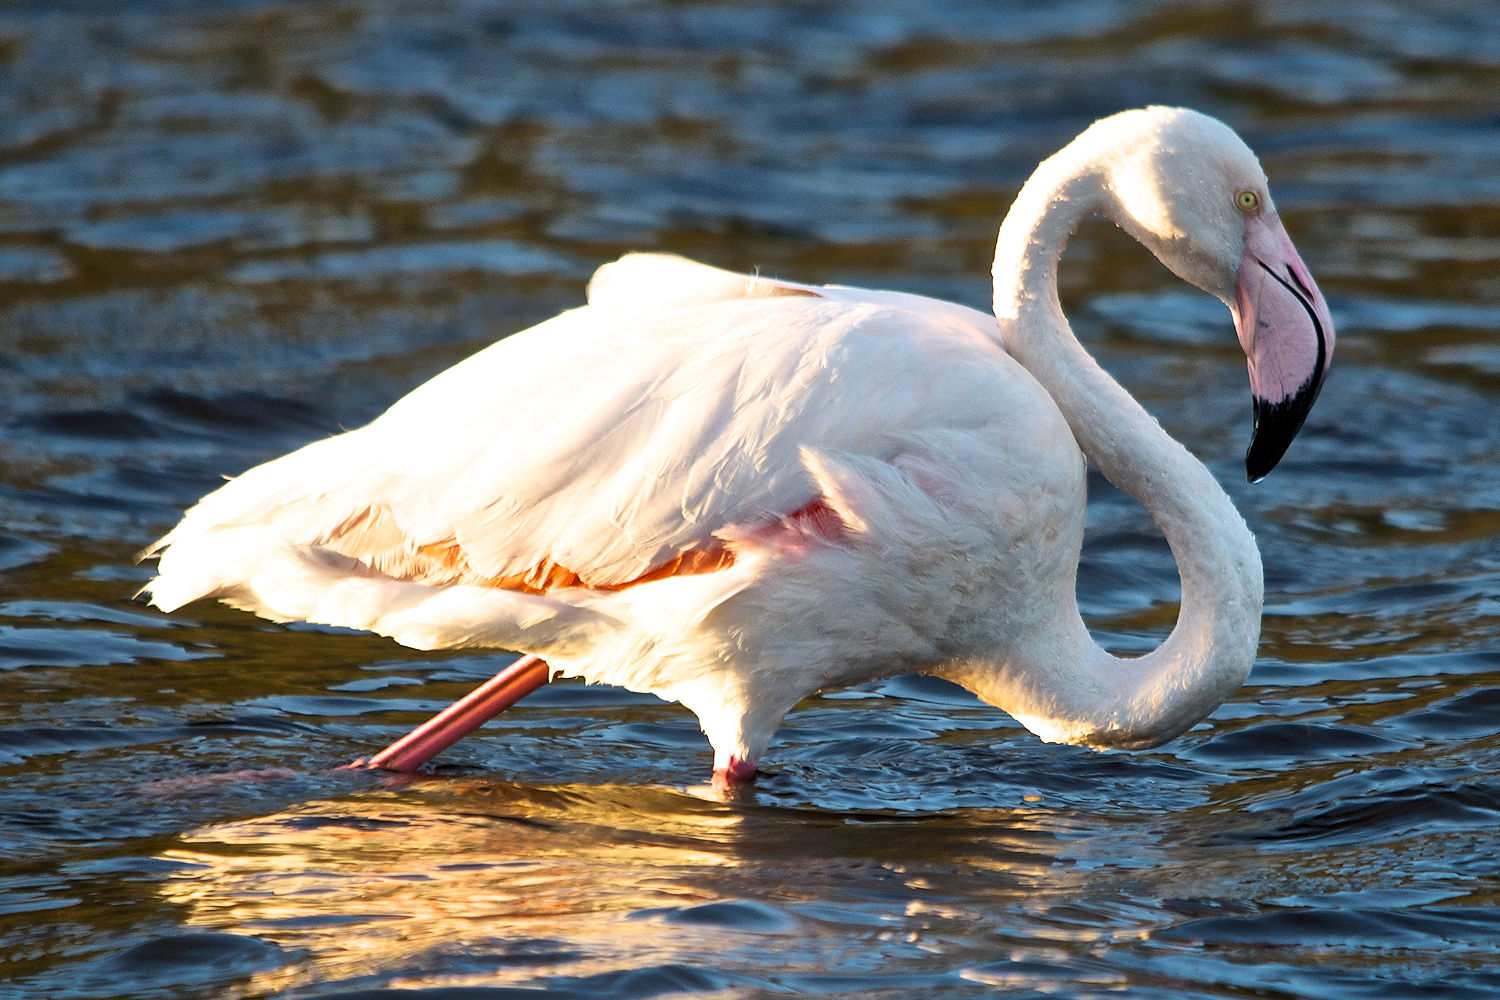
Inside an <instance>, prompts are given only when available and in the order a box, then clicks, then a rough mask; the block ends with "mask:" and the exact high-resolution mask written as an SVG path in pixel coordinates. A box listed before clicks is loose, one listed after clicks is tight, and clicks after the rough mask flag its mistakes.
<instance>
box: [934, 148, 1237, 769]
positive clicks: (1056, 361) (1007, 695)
mask: <svg viewBox="0 0 1500 1000" xmlns="http://www.w3.org/2000/svg"><path fill="white" fill-rule="evenodd" d="M1104 177H1105V172H1104V169H1103V159H1102V157H1101V156H1100V155H1098V154H1094V153H1092V152H1091V151H1090V150H1089V149H1088V148H1087V146H1083V145H1082V144H1080V143H1076V142H1075V143H1074V144H1072V145H1070V146H1068V147H1067V148H1065V149H1064V150H1062V151H1061V152H1060V153H1058V154H1057V155H1056V156H1053V157H1052V158H1050V159H1049V160H1047V161H1046V162H1044V163H1043V164H1042V165H1041V167H1039V168H1038V169H1037V172H1036V173H1035V174H1034V175H1033V176H1032V178H1031V180H1030V181H1028V182H1027V184H1026V186H1025V187H1024V188H1023V189H1022V191H1021V193H1020V195H1018V196H1017V198H1016V201H1015V204H1014V205H1013V206H1012V208H1011V211H1010V213H1009V214H1008V215H1007V216H1006V219H1005V222H1004V224H1003V225H1002V226H1001V228H1000V238H999V242H998V245H997V247H996V253H995V269H994V275H995V315H996V317H997V318H998V319H999V321H1000V329H1001V334H1002V336H1003V338H1004V341H1005V346H1006V349H1007V350H1008V351H1009V352H1010V353H1011V355H1012V356H1013V357H1015V358H1016V360H1017V361H1019V362H1020V363H1021V364H1022V365H1024V366H1025V367H1026V368H1027V370H1028V371H1030V372H1031V374H1032V376H1033V377H1035V378H1036V380H1037V381H1038V382H1040V383H1041V384H1042V386H1043V387H1044V388H1045V389H1046V390H1047V391H1048V392H1049V393H1050V394H1051V395H1052V398H1053V400H1054V401H1056V403H1057V406H1058V408H1059V409H1060V410H1061V411H1062V413H1063V416H1064V417H1065V418H1066V420H1067V422H1068V425H1069V426H1070V427H1071V428H1072V431H1073V434H1074V437H1075V438H1076V439H1077V441H1078V444H1079V446H1080V447H1081V448H1082V450H1083V453H1084V455H1085V456H1087V458H1088V460H1089V462H1090V463H1092V464H1093V465H1094V466H1095V467H1096V468H1097V469H1098V470H1099V471H1100V472H1102V473H1103V474H1104V475H1105V476H1106V477H1107V478H1108V479H1109V481H1110V482H1112V483H1114V484H1115V485H1116V486H1117V487H1119V488H1120V489H1121V490H1124V491H1125V492H1126V493H1129V494H1130V495H1131V496H1133V497H1135V498H1136V500H1138V501H1139V502H1140V503H1141V504H1142V506H1144V507H1145V508H1146V510H1147V511H1148V512H1150V514H1151V517H1152V518H1153V519H1154V520H1155V521H1156V524H1157V525H1158V527H1160V528H1161V530H1162V533H1163V534H1164V535H1166V539H1167V543H1168V544H1169V545H1170V546H1171V549H1172V555H1173V557H1174V558H1175V559H1176V562H1177V569H1178V573H1179V575H1180V577H1181V580H1182V605H1181V610H1180V612H1179V615H1178V619H1177V624H1176V626H1175V627H1174V628H1173V629H1172V633H1171V635H1170V636H1169V637H1168V638H1167V640H1166V641H1165V642H1164V643H1163V644H1162V645H1161V646H1160V647H1158V648H1157V649H1156V650H1155V651H1153V652H1152V653H1150V654H1148V655H1146V656H1144V657H1141V658H1139V659H1132V660H1122V659H1118V658H1116V657H1114V656H1111V655H1110V654H1109V653H1107V652H1106V651H1105V650H1103V649H1102V648H1100V647H1099V646H1098V645H1097V644H1096V643H1095V642H1094V641H1093V639H1092V638H1091V637H1090V636H1089V633H1088V629H1087V627H1086V626H1085V625H1084V623H1083V619H1082V617H1081V615H1080V614H1079V612H1078V606H1077V597H1076V593H1075V591H1074V585H1075V584H1076V580H1070V581H1068V583H1069V587H1068V593H1067V595H1066V598H1065V599H1064V600H1062V601H1061V602H1060V603H1061V604H1062V605H1063V607H1062V608H1061V611H1060V614H1059V616H1058V617H1057V619H1056V620H1055V621H1054V622H1053V623H1052V627H1051V629H1050V630H1047V631H1046V634H1039V635H1038V636H1037V637H1036V639H1035V640H1034V641H1029V642H1023V644H1022V647H1021V648H1020V649H1018V650H1017V651H1016V652H1015V654H1014V656H1013V658H1012V661H1011V662H1008V663H1005V664H996V665H990V670H988V671H986V672H987V673H988V674H989V677H988V678H986V679H981V678H979V677H971V680H972V681H977V682H978V683H971V682H970V680H965V681H963V682H964V683H966V684H967V685H968V686H970V687H973V688H975V689H976V690H978V688H980V687H988V688H990V691H989V692H988V694H987V693H986V692H985V691H983V690H978V693H979V694H980V695H981V697H985V698H986V700H989V701H992V702H994V703H996V704H999V705H1000V706H1001V707H1002V708H1005V709H1006V710H1007V711H1009V712H1010V713H1011V714H1012V715H1014V716H1015V717H1016V718H1017V719H1019V720H1020V721H1021V722H1022V723H1023V724H1025V725H1026V726H1027V727H1028V728H1030V729H1032V730H1033V731H1034V732H1036V733H1037V734H1038V735H1040V736H1042V737H1043V738H1044V739H1048V740H1051V741H1055V742H1069V743H1086V744H1090V745H1096V746H1150V745H1155V744H1157V743H1160V742H1163V741H1165V740H1167V739H1170V738H1172V737H1173V736H1176V735H1177V734H1179V733H1181V732H1183V731H1184V730H1186V729H1187V728H1188V727H1189V726H1191V725H1192V724H1193V723H1195V722H1196V721H1198V720H1199V719H1201V718H1202V717H1203V716H1205V715H1207V714H1208V713H1209V712H1210V711H1212V710H1213V709H1214V708H1215V707H1216V706H1217V705H1219V704H1220V703H1221V702H1222V701H1223V700H1224V699H1225V698H1226V697H1228V696H1229V695H1230V694H1231V693H1232V692H1233V691H1234V690H1235V689H1237V688H1238V687H1239V686H1240V684H1242V683H1243V682H1244V679H1245V677H1246V676H1247V675H1248V673H1249V671H1250V667H1251V665H1252V664H1253V662H1254V659H1255V650H1256V646H1257V644H1258V642H1259V637H1260V614H1261V601H1262V587H1263V583H1262V576H1261V564H1260V553H1259V552H1258V550H1257V549H1256V546H1255V540H1254V538H1253V536H1252V535H1251V534H1250V530H1249V528H1248V527H1246V525H1245V522H1244V520H1243V519H1242V518H1241V517H1240V515H1239V513H1238V511H1236V510H1235V508H1234V505H1233V504H1232V503H1231V502H1230V500H1229V497H1228V496H1227V495H1226V494H1225V493H1224V490H1223V489H1222V488H1221V487H1220V486H1219V484H1218V483H1217V482H1216V481H1215V480H1214V478H1213V476H1212V475H1211V474H1210V473H1209V471H1208V470H1207V469H1206V468H1205V467H1204V466H1203V464H1202V463H1200V462H1199V461H1198V460H1197V459H1195V458H1193V456H1192V455H1191V454H1189V452H1188V451H1187V449H1185V448H1184V447H1182V445H1180V444H1178V443H1177V442H1176V441H1174V440H1173V439H1172V438H1171V437H1169V436H1168V435H1167V433H1166V432H1165V431H1164V430H1162V428H1161V426H1160V425H1159V424H1158V423H1157V422H1156V420H1155V419H1154V418H1152V416H1151V415H1150V414H1148V413H1147V412H1146V411H1145V410H1144V409H1143V408H1142V407H1141V406H1140V404H1139V403H1137V402H1136V401H1135V400H1134V399H1133V398H1132V397H1131V396H1130V394H1129V393H1128V392H1126V391H1125V389H1124V388H1123V387H1121V386H1120V384H1119V383H1117V382H1116V381H1115V380H1114V379H1113V378H1111V377H1110V376H1109V375H1108V374H1107V373H1106V372H1105V371H1104V370H1103V369H1102V368H1100V367H1099V365H1098V364H1097V363H1096V362H1095V361H1094V359H1093V358H1092V357H1091V356H1090V355H1089V354H1088V352H1087V351H1085V350H1084V348H1083V346H1082V345H1081V344H1080V343H1079V342H1078V340H1077V338H1076V337H1075V336H1074V335H1073V331H1072V328H1071V327H1070V326H1069V325H1068V321H1067V319H1066V317H1064V315H1063V312H1062V307H1061V305H1060V304H1059V302H1058V296H1057V265H1058V260H1059V258H1060V256H1061V254H1062V251H1063V248H1064V247H1065V246H1066V244H1067V241H1068V238H1069V237H1070V236H1071V235H1072V233H1073V230H1074V228H1075V227H1076V226H1077V225H1078V223H1079V222H1080V221H1081V220H1082V219H1083V217H1084V216H1086V215H1088V214H1090V213H1096V212H1101V213H1103V214H1106V215H1109V216H1110V217H1112V218H1115V219H1116V220H1117V221H1119V220H1120V219H1121V217H1122V215H1123V213H1121V212H1119V211H1118V210H1117V206H1116V205H1115V204H1114V201H1113V198H1112V196H1111V195H1110V194H1109V189H1108V185H1107V184H1106V183H1105V181H1104ZM991 695H992V697H991Z"/></svg>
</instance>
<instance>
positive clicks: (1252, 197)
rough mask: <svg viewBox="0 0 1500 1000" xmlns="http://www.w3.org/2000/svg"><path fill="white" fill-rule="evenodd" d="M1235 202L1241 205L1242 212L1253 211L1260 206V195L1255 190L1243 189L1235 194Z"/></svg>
mask: <svg viewBox="0 0 1500 1000" xmlns="http://www.w3.org/2000/svg"><path fill="white" fill-rule="evenodd" d="M1234 203H1235V204H1236V205H1238V206H1240V211H1241V212H1253V211H1255V210H1256V209H1257V208H1260V195H1258V194H1256V193H1255V192H1254V191H1241V192H1240V193H1239V194H1237V195H1235V196H1234Z"/></svg>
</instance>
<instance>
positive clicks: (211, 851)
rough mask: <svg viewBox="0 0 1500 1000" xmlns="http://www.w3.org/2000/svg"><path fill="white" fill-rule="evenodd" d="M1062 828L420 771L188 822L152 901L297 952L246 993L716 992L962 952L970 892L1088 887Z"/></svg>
mask: <svg viewBox="0 0 1500 1000" xmlns="http://www.w3.org/2000/svg"><path fill="white" fill-rule="evenodd" d="M1070 825H1071V824H1070V823H1069V822H1068V820H1066V819H1065V818H1064V817H1063V816H1061V815H1060V814H1058V813H1055V812H1048V811H1043V810H1007V811H989V812H984V813H976V812H973V811H968V812H964V813H956V814H953V815H946V816H927V817H897V816H890V815H877V814H866V815H860V814H824V813H817V812H808V811H806V810H788V809H782V808H775V807H769V806H761V805H756V804H753V803H752V804H746V803H739V804H726V803H722V802H716V801H713V800H712V799H711V798H705V797H700V796H698V795H694V794H688V793H684V792H680V791H673V790H669V789H663V788H640V787H635V786H609V785H605V786H599V785H585V786H578V785H575V786H556V787H528V786H522V785H515V784H508V783H502V782H495V781H471V780H455V781H446V782H430V781H429V782H420V783H418V784H416V785H414V786H411V787H409V788H407V789H405V790H403V791H402V792H400V793H396V792H366V793H363V794H360V795H356V796H351V797H347V798H343V799H340V800H337V801H333V802H319V803H309V804H302V805H295V806H292V807H290V808H288V809H286V810H283V811H279V812H275V813H271V814H268V815H264V816H258V817H255V818H252V819H247V820H242V821H236V822H228V823H219V824H213V825H210V826H207V827H204V828H201V829H198V830H194V831H192V832H191V833H188V834H185V835H184V836H182V837H180V838H178V839H177V840H176V842H175V843H174V844H173V845H172V846H171V847H170V848H168V849H166V850H164V851H162V852H161V853H160V854H159V855H158V858H159V859H160V860H161V861H163V862H166V863H168V864H170V865H172V866H173V867H172V874H171V875H170V876H169V877H168V878H167V879H166V880H164V881H163V882H162V883H161V884H160V886H159V888H158V891H159V892H160V894H161V896H162V898H163V899H164V900H165V901H167V902H169V903H171V904H174V905H176V906H180V907H181V908H182V910H183V913H184V923H185V924H186V925H187V926H191V927H202V928H207V929H219V928H224V927H234V928H236V933H243V934H248V935H250V936H252V937H254V938H255V939H257V940H259V941H264V942H268V943H270V944H272V945H274V946H275V947H276V948H277V949H278V951H279V953H280V954H284V955H300V956H302V957H301V958H300V959H298V960H296V961H292V962H289V963H288V964H287V965H286V966H284V967H281V968H277V969H275V970H269V971H266V972H261V973H257V974H256V976H255V977H254V978H253V979H252V980H251V983H250V986H251V989H252V990H254V991H262V990H265V991H269V990H274V989H284V988H287V987H288V986H291V985H294V984H297V983H299V982H303V981H307V980H308V979H309V978H310V977H311V976H313V975H315V977H316V979H317V980H318V981H322V982H329V981H332V982H335V983H340V984H343V985H346V986H354V985H359V984H360V983H363V982H366V981H368V982H381V983H389V984H391V985H401V986H460V985H487V986H496V985H524V984H533V983H536V982H538V981H562V982H576V981H580V980H585V979H589V978H590V977H600V976H611V975H618V974H621V973H626V972H635V973H640V972H641V971H642V970H651V969H673V968H688V969H712V970H717V972H716V974H717V973H722V974H723V975H724V976H726V979H725V982H724V984H723V985H725V986H728V985H734V984H735V983H737V982H740V981H741V980H743V979H745V978H746V977H757V976H766V977H771V978H776V979H786V980H789V979H791V978H795V977H799V976H812V977H816V976H820V975H823V974H825V973H826V972H827V971H828V970H829V969H830V968H831V967H834V966H841V965H844V964H846V963H848V962H850V961H851V960H853V961H856V962H857V963H876V964H878V963H879V962H881V961H882V960H883V959H884V958H886V957H889V956H890V955H892V954H896V953H925V954H929V955H932V956H937V955H941V954H944V953H948V952H952V951H954V950H955V949H956V948H957V949H958V950H960V951H967V950H968V948H969V947H972V946H973V945H974V944H976V943H977V942H976V941H970V942H969V945H968V946H967V947H965V946H962V945H959V944H958V943H957V942H955V940H954V939H953V937H952V935H953V933H954V931H955V930H956V929H959V928H964V927H968V928H970V930H968V931H966V932H964V933H963V934H962V937H969V936H970V935H971V934H974V933H976V932H977V933H978V934H979V935H980V936H981V937H982V936H983V934H984V931H983V930H982V929H981V928H980V927H979V926H978V925H980V924H982V923H984V922H985V920H984V918H983V917H982V915H981V913H980V911H979V910H977V909H976V908H975V903H976V902H978V901H981V900H982V901H984V903H985V905H987V906H997V905H1005V906H1011V905H1015V904H1016V903H1017V902H1018V901H1020V900H1023V899H1029V900H1030V902H1031V903H1032V904H1037V905H1040V904H1043V903H1045V902H1046V901H1047V900H1048V899H1050V898H1051V897H1054V896H1058V895H1063V896H1066V895H1069V894H1071V893H1074V892H1076V891H1078V890H1079V889H1080V888H1081V887H1082V885H1083V884H1084V883H1085V882H1086V881H1087V873H1086V872H1085V871H1083V870H1080V869H1079V868H1077V867H1075V866H1074V865H1072V864H1069V863H1064V862H1063V861H1062V860H1061V853H1062V851H1061V849H1062V847H1063V845H1065V844H1066V843H1067V842H1068V840H1069V839H1070V836H1069V834H1070V830H1069V827H1070ZM958 883H963V884H964V885H965V888H964V892H963V894H962V895H963V896H964V897H967V899H966V901H965V902H955V901H954V900H955V898H956V895H957V894H955V893H954V892H953V891H952V889H953V888H954V887H955V886H956V885H957V884H958ZM937 928H941V932H940V933H937V934H932V933H930V932H931V931H933V930H935V929H937ZM1015 930H1016V929H1014V928H1013V929H1012V930H1011V933H1014V932H1015ZM850 935H852V936H853V938H852V940H851V937H850ZM1097 936H1098V935H1097V933H1096V932H1090V931H1088V930H1087V929H1086V928H1083V927H1080V928H1077V929H1075V930H1074V931H1071V932H1070V931H1067V930H1066V929H1065V928H1061V927H1057V926H1054V927H1052V928H1051V930H1050V932H1049V933H1047V934H1046V935H1045V937H1046V938H1047V939H1049V940H1054V941H1055V940H1058V939H1062V940H1092V939H1094V938H1096V937H1097ZM851 948H854V949H857V950H858V952H859V955H858V957H857V959H856V958H855V956H854V955H851V954H850V953H849V949H851ZM1033 950H1036V949H1035V948H1033ZM1040 950H1042V951H1045V950H1046V948H1045V947H1042V948H1041V949H1040ZM731 955H738V956H739V957H738V958H730V957H729V956H731ZM1033 985H1036V984H1035V983H1033Z"/></svg>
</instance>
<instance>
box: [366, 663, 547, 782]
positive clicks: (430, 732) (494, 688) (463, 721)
mask: <svg viewBox="0 0 1500 1000" xmlns="http://www.w3.org/2000/svg"><path fill="white" fill-rule="evenodd" d="M549 674H550V670H549V668H548V667H547V664H546V661H544V660H541V659H539V658H538V657H535V656H523V657H521V658H520V659H519V660H517V661H516V662H515V663H512V664H511V665H510V666H508V667H506V668H505V669H504V670H502V671H500V672H499V673H498V674H496V675H495V676H494V677H491V678H490V679H489V680H487V681H485V682H484V683H483V684H481V685H480V686H479V687H477V688H475V689H474V690H473V691H470V692H469V693H468V694H466V695H464V696H463V697H462V698H460V699H459V700H458V701H455V702H454V703H453V704H451V705H449V706H448V707H447V708H445V709H443V710H442V711H441V712H439V713H438V714H437V715H434V716H433V717H432V718H430V719H428V720H427V721H426V722H424V723H422V724H421V725H420V726H418V727H417V728H416V729H413V730H412V731H411V732H409V733H407V734H406V735H405V736H403V737H401V738H400V739H399V740H397V741H396V742H394V743H392V744H391V745H390V746H388V747H386V748H385V749H384V750H382V751H380V752H379V753H377V754H375V755H374V756H372V757H368V758H361V759H359V760H357V761H354V762H353V763H352V764H349V765H347V766H349V767H364V768H378V769H381V770H385V771H415V770H417V769H418V768H419V767H421V766H422V765H423V764H425V763H427V762H428V761H429V760H431V759H432V758H434V757H436V756H437V755H438V754H440V753H442V752H443V751H444V750H446V749H448V748H449V747H451V746H452V745H453V744H455V743H457V742H458V741H459V740H461V739H463V738H464V737H465V736H467V735H469V734H470V733H472V732H473V731H474V730H476V729H478V728H479V727H480V726H482V725H484V724H485V723H486V722H487V721H489V720H490V719H492V718H494V717H495V716H496V715H499V714H500V713H501V712H503V711H505V710H506V709H507V708H509V707H510V706H512V705H514V704H515V703H516V702H518V701H520V700H521V699H522V698H524V697H526V696H527V695H528V694H531V692H533V691H535V690H536V689H537V688H539V687H541V686H542V685H544V684H546V683H547V681H548V680H550V679H551V678H550V676H549Z"/></svg>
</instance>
